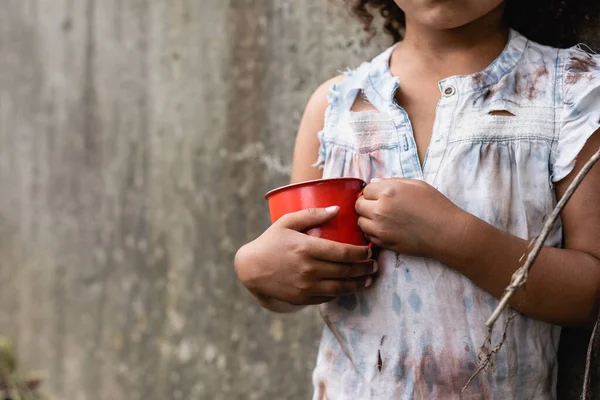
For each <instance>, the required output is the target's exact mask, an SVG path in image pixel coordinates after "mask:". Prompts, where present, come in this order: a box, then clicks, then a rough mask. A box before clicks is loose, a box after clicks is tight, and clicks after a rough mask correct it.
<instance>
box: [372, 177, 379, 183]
mask: <svg viewBox="0 0 600 400" xmlns="http://www.w3.org/2000/svg"><path fill="white" fill-rule="evenodd" d="M371 182H381V178H373V179H371Z"/></svg>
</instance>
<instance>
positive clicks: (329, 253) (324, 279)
mask: <svg viewBox="0 0 600 400" xmlns="http://www.w3.org/2000/svg"><path fill="white" fill-rule="evenodd" d="M338 211H339V208H337V207H335V208H332V209H330V210H328V209H315V210H304V211H300V212H296V213H292V214H288V215H286V216H284V217H283V218H281V219H280V220H278V221H277V222H276V223H274V224H273V225H272V226H271V227H270V228H269V229H267V230H266V231H265V233H264V234H262V235H261V236H260V237H259V238H258V239H256V240H254V241H253V242H251V243H249V244H247V245H245V246H244V247H242V248H241V249H240V250H239V251H238V254H237V255H236V260H235V267H236V272H237V275H238V278H239V279H240V281H241V282H242V283H243V284H244V286H246V288H248V290H250V291H251V292H252V293H253V294H254V295H255V296H256V297H257V298H258V299H259V300H260V301H261V303H262V304H263V305H265V307H267V306H266V303H267V302H268V301H270V299H275V300H279V301H282V302H285V303H288V304H292V305H309V304H319V303H324V302H327V301H330V300H332V299H333V298H335V297H337V296H340V295H344V294H349V293H354V292H356V291H358V290H360V289H363V288H365V287H367V286H369V285H370V284H371V282H372V280H373V278H372V276H371V275H372V274H374V273H375V272H377V266H376V263H375V261H373V260H370V257H371V250H370V249H369V248H368V247H360V246H352V245H347V244H341V243H336V242H332V241H329V240H325V239H320V238H316V237H312V236H308V235H305V234H303V233H301V232H303V231H305V230H307V229H309V228H313V227H315V226H318V225H321V224H323V223H325V222H327V221H328V220H330V219H331V218H333V217H335V216H336V215H337V213H338ZM267 308H268V307H267Z"/></svg>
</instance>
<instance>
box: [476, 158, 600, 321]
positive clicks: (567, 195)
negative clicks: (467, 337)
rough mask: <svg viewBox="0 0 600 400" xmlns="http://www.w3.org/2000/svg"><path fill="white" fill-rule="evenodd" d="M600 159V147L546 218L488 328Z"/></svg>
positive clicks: (524, 279) (525, 277) (502, 309)
mask: <svg viewBox="0 0 600 400" xmlns="http://www.w3.org/2000/svg"><path fill="white" fill-rule="evenodd" d="M599 160H600V149H599V150H598V151H597V152H596V153H595V154H594V155H593V156H592V157H591V158H590V159H589V160H588V162H587V163H585V165H584V166H583V168H581V171H579V173H578V174H577V176H576V177H575V179H574V180H573V182H571V184H570V185H569V188H568V189H567V191H566V192H565V195H564V196H563V197H562V198H561V199H560V201H559V202H558V204H557V205H556V207H555V208H554V210H553V211H552V213H551V214H550V216H549V217H548V219H547V220H546V223H545V224H544V226H543V228H542V232H541V233H540V235H539V236H538V237H537V239H536V240H535V242H534V246H533V249H532V250H531V252H530V253H529V254H528V255H527V261H525V264H524V265H523V266H522V267H521V268H519V269H518V270H517V271H516V272H515V273H514V274H513V276H512V278H511V280H510V285H509V286H508V287H507V288H506V290H505V291H504V295H503V296H502V299H501V300H500V303H499V304H498V306H497V307H496V309H495V310H494V312H493V313H492V316H491V317H490V318H489V319H488V320H487V322H486V323H485V325H486V326H487V327H488V329H491V328H492V327H493V326H494V324H495V323H496V320H497V319H498V317H500V314H502V311H504V309H505V308H506V307H507V306H508V303H509V301H510V300H511V299H512V297H513V296H514V295H515V293H516V291H517V290H518V289H519V288H520V287H521V286H523V285H524V284H525V282H526V281H527V276H528V275H529V271H530V270H531V267H532V266H533V263H534V262H535V260H536V259H537V257H538V255H539V254H540V252H541V251H542V247H543V246H544V243H545V242H546V239H547V238H548V235H550V232H551V230H552V226H554V223H555V222H556V220H557V219H558V217H559V216H560V213H561V211H562V210H563V208H565V206H566V205H567V202H568V201H569V200H570V199H571V197H572V196H573V193H575V190H576V189H577V188H578V187H579V185H580V184H581V182H582V181H583V178H585V176H586V175H587V173H588V172H589V171H590V170H591V169H592V167H593V166H594V164H596V163H597V162H598V161H599Z"/></svg>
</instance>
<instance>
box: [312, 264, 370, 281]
mask: <svg viewBox="0 0 600 400" xmlns="http://www.w3.org/2000/svg"><path fill="white" fill-rule="evenodd" d="M378 269H379V265H378V264H377V261H375V260H369V261H363V262H359V263H352V264H332V263H325V262H324V263H322V264H321V265H320V266H319V267H318V268H317V269H316V270H315V277H316V278H317V279H320V280H329V279H354V278H361V277H366V276H368V275H372V274H374V273H376V272H377V270H378Z"/></svg>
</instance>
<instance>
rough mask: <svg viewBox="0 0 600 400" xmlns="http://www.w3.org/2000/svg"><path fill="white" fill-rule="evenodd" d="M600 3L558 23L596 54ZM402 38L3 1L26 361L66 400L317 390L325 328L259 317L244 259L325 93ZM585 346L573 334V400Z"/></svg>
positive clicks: (294, 24) (567, 366)
mask: <svg viewBox="0 0 600 400" xmlns="http://www.w3.org/2000/svg"><path fill="white" fill-rule="evenodd" d="M562 3H565V2H562ZM590 10H592V9H591V8H590ZM596 10H597V11H598V12H597V13H596V14H590V15H589V18H588V19H587V21H584V23H583V24H581V23H580V22H577V24H571V25H569V24H568V23H567V22H565V24H564V25H560V26H558V27H557V28H556V29H558V30H561V32H566V34H577V38H578V39H579V38H580V39H581V41H585V42H587V43H588V44H589V45H591V46H592V47H594V46H595V47H596V49H598V48H599V46H600V34H599V31H598V29H597V21H598V20H599V19H600V10H598V7H595V8H594V9H593V12H596ZM593 21H596V23H594V22H593ZM390 44H391V42H390V41H389V39H388V38H387V37H385V36H383V35H380V36H378V37H376V38H374V39H372V40H370V41H369V40H367V36H366V35H365V34H363V33H362V31H361V26H360V24H359V23H357V22H355V21H354V20H353V19H351V17H350V16H349V13H348V12H347V11H346V9H345V6H344V5H343V4H342V1H341V0H303V1H293V0H263V1H260V0H255V1H253V0H85V1H83V0H1V1H0V334H2V335H6V336H8V337H10V338H11V339H13V340H14V341H15V343H16V346H17V349H18V351H19V354H20V357H21V359H22V364H23V366H24V367H26V368H29V369H42V370H44V371H46V372H47V374H48V381H47V383H46V385H45V387H46V388H47V391H48V392H50V393H53V394H55V395H57V396H59V397H60V398H62V399H76V400H96V399H111V400H129V399H131V400H135V399H144V400H159V399H161V400H162V399H174V400H178V399H308V398H310V394H311V393H312V387H311V382H310V375H311V371H312V367H313V365H314V362H315V357H316V351H317V346H318V341H319V336H320V332H321V329H322V323H321V321H320V318H319V317H318V316H317V313H316V312H315V310H314V309H312V310H305V311H303V312H302V313H299V314H297V315H290V316H281V315H274V314H269V313H267V312H265V311H262V310H261V309H260V308H259V307H258V305H256V304H255V303H254V302H253V301H252V299H251V297H250V295H248V294H247V293H246V291H245V290H244V289H243V288H242V287H241V286H240V285H239V284H238V282H237V280H236V278H235V274H234V271H233V264H232V260H233V256H234V254H235V251H236V249H237V248H238V247H239V246H240V245H241V244H243V243H245V242H246V241H249V240H251V239H252V238H254V237H256V236H257V235H259V234H260V233H261V232H262V231H263V230H264V229H265V228H266V227H267V226H268V223H269V221H268V214H267V207H266V203H265V202H264V200H263V194H264V193H265V192H266V191H268V190H270V189H272V188H274V187H276V186H279V185H282V184H284V183H287V181H288V179H289V175H290V169H291V154H292V149H293V145H294V138H295V133H296V127H297V125H298V123H299V121H300V118H301V113H302V111H303V107H304V105H305V104H306V101H307V100H308V97H309V95H310V93H311V92H312V91H313V90H314V89H315V88H316V87H317V86H318V85H319V84H320V83H321V82H323V81H324V80H326V79H328V78H330V77H332V76H334V75H335V74H336V73H337V72H338V70H340V69H345V68H347V67H350V66H357V65H358V64H359V63H360V62H361V61H363V60H367V59H370V58H371V57H372V56H374V55H376V54H377V53H379V52H380V51H381V50H383V49H384V48H385V47H387V46H388V45H390ZM482 329H483V327H482ZM587 335H588V333H587V332H581V331H568V332H567V333H566V334H565V336H564V337H563V342H562V345H561V346H562V347H561V360H562V361H561V377H560V382H561V384H560V385H561V386H560V392H561V396H562V398H565V399H567V398H572V399H575V398H577V397H576V396H577V392H578V390H579V385H580V382H581V374H582V368H583V357H584V355H585V354H584V353H585V350H586V347H587V341H586V340H587V339H586V337H587ZM595 368H596V370H597V369H598V363H597V362H596V363H595Z"/></svg>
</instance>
